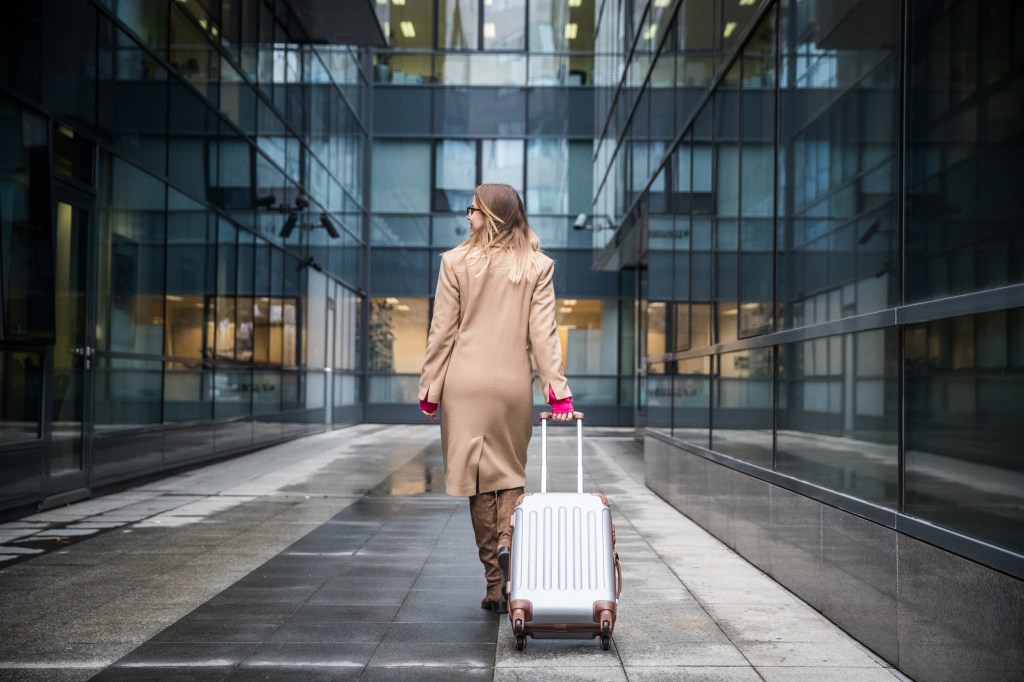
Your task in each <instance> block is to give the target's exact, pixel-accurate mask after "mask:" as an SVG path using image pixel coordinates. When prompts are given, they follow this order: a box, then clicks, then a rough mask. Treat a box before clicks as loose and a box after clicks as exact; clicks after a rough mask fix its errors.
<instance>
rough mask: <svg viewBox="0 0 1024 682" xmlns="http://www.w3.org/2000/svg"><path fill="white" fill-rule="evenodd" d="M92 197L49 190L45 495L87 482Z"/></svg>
mask: <svg viewBox="0 0 1024 682" xmlns="http://www.w3.org/2000/svg"><path fill="white" fill-rule="evenodd" d="M91 218H92V200H91V199H90V198H88V197H86V196H79V195H78V193H75V192H72V191H64V190H59V189H55V191H54V224H55V228H56V229H55V230H54V255H55V269H54V313H55V317H56V338H55V342H54V345H53V355H52V357H51V359H50V367H51V372H50V377H49V389H50V390H49V391H48V393H49V400H48V404H47V408H48V409H47V413H48V417H49V419H48V422H49V434H48V438H47V451H48V452H47V457H46V463H47V466H46V475H47V479H46V485H45V491H46V495H47V497H50V498H52V497H54V496H56V495H64V494H67V493H70V492H73V491H76V490H81V489H84V488H87V487H88V483H89V481H88V478H89V476H88V473H89V470H90V467H89V454H90V453H89V438H88V435H89V424H90V420H89V415H88V412H89V409H90V406H89V401H88V396H89V395H91V392H90V391H89V390H88V389H89V380H90V374H91V373H90V370H91V368H92V367H91V365H92V356H93V352H94V350H93V347H92V341H91V338H90V334H89V330H90V325H89V324H88V317H89V297H88V296H87V295H86V292H87V287H88V280H89V266H88V263H89V260H88V258H89V228H90V220H91Z"/></svg>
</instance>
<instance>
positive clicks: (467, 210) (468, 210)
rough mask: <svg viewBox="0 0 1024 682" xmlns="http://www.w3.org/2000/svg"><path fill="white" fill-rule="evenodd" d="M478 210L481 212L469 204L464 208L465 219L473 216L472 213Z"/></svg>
mask: <svg viewBox="0 0 1024 682" xmlns="http://www.w3.org/2000/svg"><path fill="white" fill-rule="evenodd" d="M479 210H481V209H479V208H477V207H476V206H474V205H473V204H470V205H469V206H467V207H466V217H467V218H469V217H470V216H472V215H473V211H479Z"/></svg>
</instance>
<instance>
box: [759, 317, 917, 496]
mask: <svg viewBox="0 0 1024 682" xmlns="http://www.w3.org/2000/svg"><path fill="white" fill-rule="evenodd" d="M780 353H781V355H780V358H779V370H778V377H779V406H778V434H777V447H778V455H777V460H776V467H777V469H778V470H779V471H780V472H782V473H785V474H789V475H791V476H793V477H795V478H799V479H802V480H805V481H811V482H812V483H817V484H818V485H821V486H824V487H826V488H830V489H832V490H838V491H840V492H843V493H846V494H849V495H852V496H854V497H857V498H859V499H862V500H868V501H870V502H873V503H875V504H879V505H883V506H886V507H889V508H895V506H896V504H897V501H898V495H897V483H898V475H897V419H898V395H897V392H898V385H897V384H898V377H897V368H898V362H897V354H898V348H897V333H896V331H895V330H894V329H885V330H877V331H867V332H861V333H858V334H848V335H844V336H833V337H828V338H821V339H812V340H809V341H801V342H799V343H791V344H786V345H783V346H781V348H780Z"/></svg>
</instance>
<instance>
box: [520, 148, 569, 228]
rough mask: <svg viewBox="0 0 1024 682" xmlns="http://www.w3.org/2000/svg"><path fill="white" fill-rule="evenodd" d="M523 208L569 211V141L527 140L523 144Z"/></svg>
mask: <svg viewBox="0 0 1024 682" xmlns="http://www.w3.org/2000/svg"><path fill="white" fill-rule="evenodd" d="M526 162H527V175H528V177H527V180H526V197H525V198H526V210H527V211H528V213H529V214H531V215H532V214H534V213H567V212H568V211H569V187H568V183H569V142H568V140H564V139H563V140H530V141H528V142H527V145H526Z"/></svg>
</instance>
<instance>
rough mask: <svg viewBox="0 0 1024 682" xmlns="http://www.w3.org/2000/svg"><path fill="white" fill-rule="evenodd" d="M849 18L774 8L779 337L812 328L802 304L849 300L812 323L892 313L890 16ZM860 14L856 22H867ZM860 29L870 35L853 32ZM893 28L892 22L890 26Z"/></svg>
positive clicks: (788, 5) (894, 143) (792, 1)
mask: <svg viewBox="0 0 1024 682" xmlns="http://www.w3.org/2000/svg"><path fill="white" fill-rule="evenodd" d="M877 6H878V7H882V6H885V7H889V8H894V9H892V10H887V12H888V13H887V15H886V18H879V17H875V16H847V15H844V14H843V13H842V12H840V11H839V10H838V5H836V4H835V3H833V2H829V1H828V0H810V2H804V3H803V4H802V5H801V4H800V3H798V2H796V0H788V1H787V2H785V3H783V4H782V10H783V11H782V14H781V20H780V21H781V29H780V32H779V33H780V36H781V47H780V49H781V50H782V54H781V55H780V60H779V63H780V83H779V88H780V90H779V98H780V101H779V117H780V119H779V125H778V128H779V141H778V147H779V149H778V169H777V172H778V178H779V189H778V193H779V199H778V200H779V220H778V251H779V255H778V281H777V286H778V298H779V301H778V309H777V315H778V318H779V319H778V325H779V328H781V329H789V328H793V327H801V326H805V325H808V324H813V323H814V322H813V321H812V319H811V317H810V315H809V314H808V303H809V301H812V300H814V299H816V298H818V297H822V296H825V297H828V296H831V295H833V294H837V295H838V293H839V292H840V291H841V290H843V289H844V288H849V295H848V300H847V301H845V302H844V304H843V305H842V306H836V307H827V308H821V307H820V306H818V305H815V310H814V312H815V313H816V314H821V313H825V314H824V316H823V317H818V318H816V319H817V320H819V321H830V320H835V319H839V318H841V317H849V316H852V315H856V314H863V313H868V312H874V311H877V310H882V309H885V308H888V307H891V306H893V305H895V304H896V302H897V295H898V293H899V291H898V289H899V287H898V273H897V268H896V267H895V263H897V260H898V255H899V253H898V234H897V232H898V222H899V220H898V218H899V216H898V212H897V201H896V197H897V189H898V188H897V170H898V167H897V161H898V142H899V110H900V106H899V85H900V69H899V49H898V47H897V46H898V45H899V26H900V21H899V17H898V16H889V15H891V13H892V12H897V13H898V7H897V6H896V5H894V4H892V3H879V4H878V5H877ZM871 7H875V5H873V4H871V5H869V3H859V4H855V5H854V6H852V7H851V13H852V14H853V15H858V14H863V13H864V12H868V11H874V10H872V9H870V8H871ZM855 19H861V20H863V21H865V22H870V24H871V25H872V26H874V27H876V29H875V30H872V31H869V32H863V31H856V30H853V28H852V27H853V26H856V25H859V24H858V23H857V21H855ZM889 19H891V21H890V20H889Z"/></svg>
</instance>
